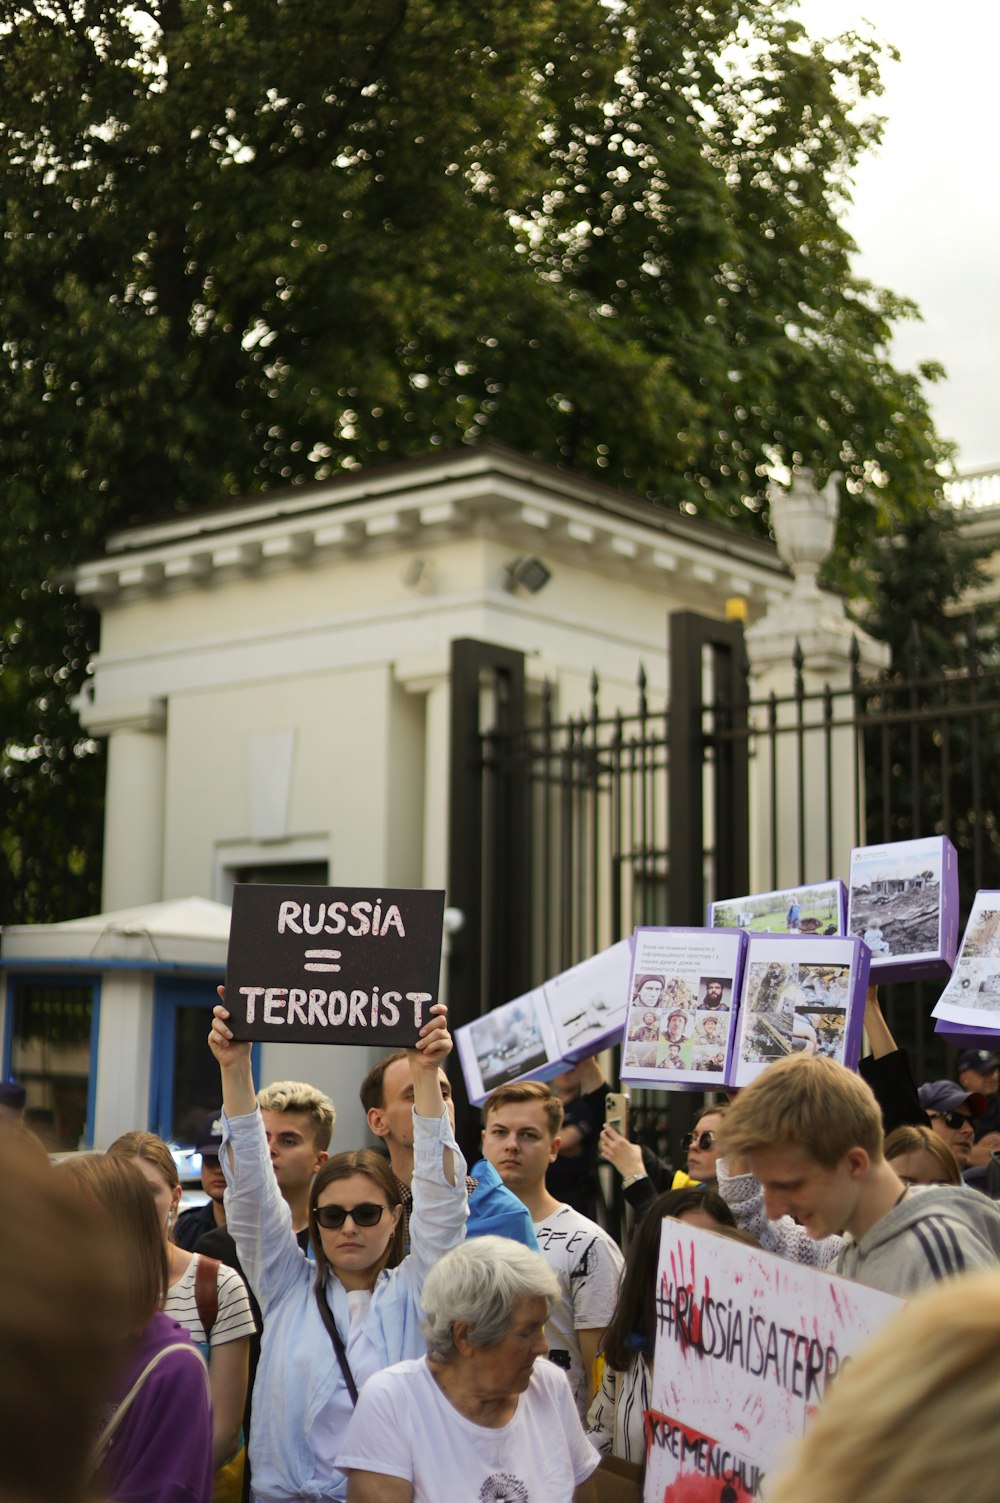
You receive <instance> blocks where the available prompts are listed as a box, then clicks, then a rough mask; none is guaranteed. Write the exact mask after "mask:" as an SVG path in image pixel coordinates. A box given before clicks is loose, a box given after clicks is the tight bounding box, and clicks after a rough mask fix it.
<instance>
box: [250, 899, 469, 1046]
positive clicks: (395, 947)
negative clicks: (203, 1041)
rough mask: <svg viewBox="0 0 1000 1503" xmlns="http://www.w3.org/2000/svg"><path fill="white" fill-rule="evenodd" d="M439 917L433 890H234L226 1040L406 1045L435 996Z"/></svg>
mask: <svg viewBox="0 0 1000 1503" xmlns="http://www.w3.org/2000/svg"><path fill="white" fill-rule="evenodd" d="M443 916H444V893H443V892H440V891H424V890H421V889H417V888H367V887H284V886H281V887H275V886H267V885H264V884H259V885H258V884H256V883H249V882H248V883H241V884H239V885H238V886H237V887H236V889H235V891H234V893H233V918H232V924H231V927H230V931H229V955H228V959H227V964H226V1006H227V1008H228V1009H229V1026H230V1028H231V1029H232V1030H233V1035H234V1037H235V1038H237V1039H268V1040H273V1041H274V1042H276V1043H309V1044H379V1045H385V1046H386V1047H388V1048H408V1047H412V1045H413V1044H415V1043H416V1041H417V1038H418V1036H419V1034H420V1029H421V1027H422V1025H423V1024H424V1023H426V1022H427V1018H428V1015H429V1009H430V1008H431V1007H432V1006H433V1004H434V1003H435V1002H436V1001H437V997H438V988H439V982H440V971H441V932H442V920H443Z"/></svg>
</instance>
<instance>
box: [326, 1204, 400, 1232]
mask: <svg viewBox="0 0 1000 1503" xmlns="http://www.w3.org/2000/svg"><path fill="white" fill-rule="evenodd" d="M388 1209H389V1207H388V1206H378V1205H376V1204H375V1202H374V1201H372V1200H363V1201H362V1202H361V1204H360V1205H359V1206H351V1207H350V1209H348V1208H347V1207H346V1206H332V1205H327V1206H313V1213H314V1215H315V1217H316V1221H317V1223H318V1225H319V1226H321V1227H323V1228H324V1229H325V1230H326V1231H328V1232H339V1231H340V1228H341V1227H342V1226H343V1224H344V1222H345V1221H346V1220H347V1218H348V1216H350V1218H351V1220H352V1221H353V1222H354V1225H355V1226H378V1224H379V1222H380V1221H381V1220H382V1212H383V1211H387V1210H388Z"/></svg>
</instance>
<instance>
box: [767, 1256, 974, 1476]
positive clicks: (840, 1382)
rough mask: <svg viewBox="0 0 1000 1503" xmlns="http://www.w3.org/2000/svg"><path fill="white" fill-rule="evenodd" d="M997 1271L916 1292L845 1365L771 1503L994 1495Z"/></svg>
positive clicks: (784, 1472) (800, 1443) (794, 1455)
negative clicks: (894, 1316)
mask: <svg viewBox="0 0 1000 1503" xmlns="http://www.w3.org/2000/svg"><path fill="white" fill-rule="evenodd" d="M998 1407H1000V1272H997V1273H980V1274H971V1275H969V1276H967V1277H963V1278H959V1279H950V1280H948V1282H947V1283H945V1284H942V1285H941V1286H940V1287H938V1288H936V1289H932V1290H930V1291H928V1292H927V1293H926V1294H922V1295H920V1296H918V1298H917V1299H915V1300H914V1301H913V1302H912V1304H910V1305H909V1306H907V1308H906V1309H905V1310H903V1312H902V1313H901V1314H900V1315H898V1316H896V1318H895V1319H894V1320H892V1321H890V1323H889V1324H888V1325H887V1326H886V1327H885V1328H884V1330H882V1331H881V1332H880V1333H879V1334H878V1335H877V1336H876V1337H875V1338H874V1339H873V1340H872V1341H871V1342H869V1344H868V1345H867V1346H866V1347H865V1348H864V1349H863V1351H861V1352H860V1353H859V1355H858V1356H857V1357H856V1358H855V1359H854V1361H853V1362H851V1363H849V1364H848V1365H847V1367H845V1368H844V1369H843V1371H842V1372H841V1373H840V1374H839V1375H838V1377H837V1379H836V1381H835V1383H834V1385H833V1387H832V1388H831V1390H830V1393H829V1396H828V1397H827V1399H826V1400H825V1401H824V1403H823V1406H822V1408H821V1409H820V1411H819V1413H818V1415H817V1416H816V1417H815V1419H814V1420H813V1421H812V1423H811V1425H810V1427H809V1429H808V1430H807V1431H806V1434H805V1437H804V1439H803V1440H802V1441H800V1442H799V1444H798V1446H797V1447H796V1449H795V1451H794V1452H793V1454H792V1457H791V1460H790V1463H789V1465H788V1466H787V1467H786V1468H785V1469H784V1470H783V1471H782V1472H780V1473H779V1474H778V1475H777V1476H776V1477H775V1478H774V1480H773V1481H772V1482H771V1484H770V1486H769V1487H768V1490H767V1503H802V1500H803V1499H804V1498H808V1499H809V1503H858V1499H861V1498H863V1499H864V1503H900V1500H901V1499H920V1498H928V1499H930V1498H932V1499H933V1500H934V1503H996V1496H997V1463H998V1462H1000V1441H998V1439H997V1433H996V1421H997V1409H998Z"/></svg>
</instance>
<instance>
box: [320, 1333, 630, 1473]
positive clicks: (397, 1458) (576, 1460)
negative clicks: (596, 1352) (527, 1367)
mask: <svg viewBox="0 0 1000 1503" xmlns="http://www.w3.org/2000/svg"><path fill="white" fill-rule="evenodd" d="M600 1459H601V1458H600V1456H599V1455H598V1454H597V1452H596V1451H595V1449H594V1447H593V1446H592V1445H591V1444H590V1442H589V1441H588V1440H587V1438H586V1436H585V1435H584V1433H583V1428H582V1426H581V1424H580V1420H579V1417H578V1416H577V1413H576V1409H575V1406H574V1404H573V1396H572V1394H571V1393H570V1390H569V1384H568V1383H567V1382H566V1378H565V1375H564V1374H563V1373H561V1372H560V1371H559V1370H558V1368H555V1367H553V1366H552V1364H551V1362H546V1361H545V1359H544V1357H540V1358H539V1359H538V1361H537V1362H536V1363H535V1365H534V1367H533V1368H532V1370H531V1381H530V1383H529V1384H528V1387H527V1389H526V1391H525V1392H524V1393H522V1394H521V1395H520V1396H519V1397H518V1401H517V1409H516V1411H515V1413H514V1417H513V1419H511V1420H509V1421H508V1423H507V1424H506V1425H501V1426H499V1428H496V1429H494V1428H492V1427H491V1426H488V1425H476V1424H474V1423H473V1422H472V1420H469V1419H466V1418H465V1416H464V1415H463V1414H460V1413H459V1412H458V1410H457V1409H456V1408H455V1406H454V1405H453V1404H452V1402H451V1400H450V1399H448V1398H446V1397H445V1395H444V1393H443V1392H442V1390H441V1389H440V1388H439V1387H438V1385H437V1383H436V1381H435V1379H434V1376H433V1374H432V1373H431V1371H430V1369H429V1367H428V1366H427V1359H426V1357H418V1358H417V1359H416V1360H412V1361H409V1362H398V1363H397V1364H396V1366H395V1367H387V1368H385V1370H384V1371H383V1372H380V1373H376V1374H375V1376H374V1377H373V1378H369V1380H368V1382H367V1383H366V1384H365V1386H364V1388H363V1390H362V1391H361V1393H360V1395H359V1397H358V1407H357V1408H356V1409H355V1411H354V1418H353V1419H352V1420H351V1423H350V1425H349V1426H348V1430H347V1434H346V1435H345V1436H344V1442H343V1445H342V1447H341V1449H340V1452H339V1454H338V1456H337V1466H338V1467H340V1468H341V1469H342V1470H344V1471H346V1470H348V1469H351V1468H353V1469H356V1470H358V1471H363V1472H380V1473H384V1474H385V1475H386V1476H389V1477H400V1478H402V1479H403V1480H404V1481H406V1482H409V1483H410V1484H411V1485H412V1487H413V1503H442V1500H443V1499H447V1500H448V1503H572V1498H573V1493H574V1492H575V1490H576V1489H577V1488H578V1487H579V1486H580V1483H581V1482H585V1481H586V1479H587V1478H588V1477H589V1476H590V1474H591V1472H593V1471H594V1470H595V1469H596V1467H597V1466H598V1464H599V1463H600Z"/></svg>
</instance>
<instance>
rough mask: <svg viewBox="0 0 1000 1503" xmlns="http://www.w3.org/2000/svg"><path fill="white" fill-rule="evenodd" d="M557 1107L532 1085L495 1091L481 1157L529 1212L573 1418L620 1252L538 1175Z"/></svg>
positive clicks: (583, 1407) (586, 1394) (555, 1141)
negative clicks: (549, 1286) (553, 1286)
mask: <svg viewBox="0 0 1000 1503" xmlns="http://www.w3.org/2000/svg"><path fill="white" fill-rule="evenodd" d="M562 1117H563V1109H562V1102H561V1101H560V1100H559V1097H558V1096H557V1095H556V1094H555V1092H554V1091H551V1090H550V1089H549V1087H548V1086H547V1085H541V1084H539V1082H538V1081H535V1080H521V1081H511V1082H510V1083H509V1084H508V1085H502V1086H498V1087H497V1089H496V1090H495V1091H494V1092H493V1093H492V1095H490V1096H488V1097H487V1098H486V1101H485V1103H484V1105H483V1118H484V1121H485V1124H486V1125H485V1127H484V1129H483V1154H484V1156H485V1157H486V1159H487V1160H488V1161H489V1163H491V1164H492V1165H493V1167H494V1169H496V1171H497V1173H498V1174H499V1176H500V1178H501V1179H502V1180H503V1182H504V1184H505V1185H506V1186H507V1188H508V1189H510V1190H513V1192H514V1194H515V1195H516V1196H517V1197H518V1199H519V1200H521V1201H523V1202H524V1204H525V1205H526V1206H527V1208H528V1210H529V1211H530V1213H531V1219H532V1222H533V1224H534V1228H535V1236H536V1237H537V1238H538V1249H539V1252H540V1253H541V1254H542V1256H543V1258H544V1259H545V1261H546V1262H547V1263H548V1265H549V1267H550V1268H551V1269H552V1272H553V1273H554V1274H555V1276H556V1278H557V1279H558V1281H559V1297H558V1299H556V1300H554V1301H553V1303H552V1306H551V1309H550V1313H549V1319H548V1323H547V1325H546V1327H545V1334H546V1337H547V1339H548V1342H549V1346H550V1348H551V1350H550V1353H549V1355H550V1357H551V1359H552V1360H553V1361H554V1362H556V1363H557V1364H558V1365H559V1366H561V1367H563V1368H565V1370H566V1372H567V1373H568V1375H569V1380H570V1386H571V1387H572V1389H573V1394H574V1397H575V1399H576V1403H577V1407H578V1409H579V1412H580V1415H581V1418H583V1417H586V1413H587V1409H588V1408H589V1405H590V1400H591V1398H592V1397H593V1391H594V1385H593V1379H592V1374H593V1366H594V1362H595V1359H596V1357H597V1349H598V1346H599V1344H600V1339H601V1336H602V1335H603V1334H604V1328H605V1326H606V1325H607V1324H608V1321H609V1320H610V1319H611V1315H612V1312H613V1310H614V1307H615V1298H616V1296H617V1293H618V1280H619V1276H620V1274H621V1269H622V1263H623V1259H622V1255H621V1253H620V1252H619V1250H618V1248H617V1246H616V1245H615V1243H614V1241H613V1240H612V1238H611V1237H609V1236H608V1234H607V1232H606V1231H604V1229H603V1228H602V1227H600V1226H598V1225H597V1222H596V1221H591V1220H590V1219H589V1217H587V1216H582V1215H581V1214H580V1212H579V1211H575V1210H574V1209H573V1207H572V1206H568V1205H565V1204H564V1203H563V1202H562V1201H558V1200H556V1198H555V1196H554V1195H551V1194H550V1193H549V1191H548V1189H547V1188H546V1185H545V1171H546V1170H547V1169H548V1167H549V1165H550V1164H551V1163H552V1162H553V1161H554V1159H555V1157H556V1154H557V1153H558V1152H559V1129H560V1128H561V1126H562Z"/></svg>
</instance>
